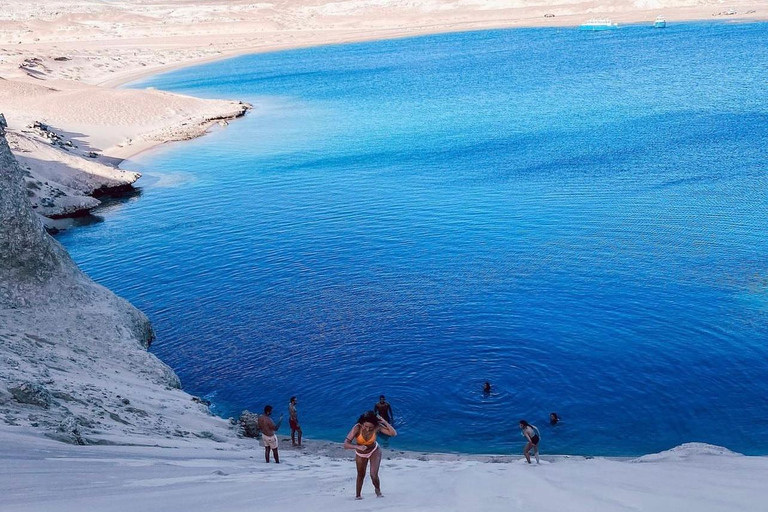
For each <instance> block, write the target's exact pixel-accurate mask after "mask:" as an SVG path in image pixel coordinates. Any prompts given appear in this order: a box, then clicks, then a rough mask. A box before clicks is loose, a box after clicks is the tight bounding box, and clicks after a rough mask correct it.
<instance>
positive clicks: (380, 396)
mask: <svg viewBox="0 0 768 512" xmlns="http://www.w3.org/2000/svg"><path fill="white" fill-rule="evenodd" d="M382 398H383V399H384V400H386V399H387V397H385V396H384V395H379V400H381V399H382Z"/></svg>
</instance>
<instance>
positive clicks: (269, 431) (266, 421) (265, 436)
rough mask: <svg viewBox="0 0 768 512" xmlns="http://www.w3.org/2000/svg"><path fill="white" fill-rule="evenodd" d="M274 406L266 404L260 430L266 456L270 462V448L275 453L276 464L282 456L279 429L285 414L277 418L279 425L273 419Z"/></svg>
mask: <svg viewBox="0 0 768 512" xmlns="http://www.w3.org/2000/svg"><path fill="white" fill-rule="evenodd" d="M270 416H272V406H271V405H267V406H264V414H262V415H261V416H259V422H258V423H259V430H261V442H262V443H263V444H264V458H265V459H266V460H267V464H269V450H270V449H271V450H272V453H273V454H274V455H275V464H280V456H279V455H278V454H277V431H278V429H279V428H280V424H281V423H282V422H283V415H282V414H281V415H280V419H279V420H277V425H275V422H274V421H272V418H271V417H270Z"/></svg>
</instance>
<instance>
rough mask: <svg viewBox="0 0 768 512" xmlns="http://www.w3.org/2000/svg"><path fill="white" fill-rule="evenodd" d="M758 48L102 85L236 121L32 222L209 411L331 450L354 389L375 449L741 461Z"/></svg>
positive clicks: (751, 299) (759, 212)
mask: <svg viewBox="0 0 768 512" xmlns="http://www.w3.org/2000/svg"><path fill="white" fill-rule="evenodd" d="M767 42H768V24H765V23H755V24H724V23H695V24H672V23H670V24H669V26H668V28H666V29H664V30H654V29H653V28H651V27H650V26H649V25H648V26H640V25H637V26H626V27H622V28H620V29H619V30H615V31H610V32H600V33H593V32H580V31H578V30H576V29H574V28H562V29H550V28H547V29H516V30H496V31H480V32H467V33H458V34H449V35H436V36H429V37H418V38H410V39H399V40H391V41H381V42H369V43H364V44H346V45H337V46H325V47H318V48H311V49H302V50H294V51H283V52H277V53H269V54H260V55H250V56H244V57H240V58H235V59H231V60H225V61H221V62H215V63H212V64H207V65H202V66H198V67H192V68H187V69H183V70H179V71H174V72H171V73H167V74H164V75H160V76H156V77H153V78H150V79H148V80H146V81H143V82H141V83H136V84H132V85H131V87H135V88H143V87H155V88H158V89H164V90H169V91H174V92H180V93H184V94H190V95H195V96H200V97H205V98H228V99H239V100H243V101H248V102H251V103H253V105H254V109H253V111H252V112H251V113H249V114H248V115H247V116H246V117H245V118H243V119H240V120H237V121H235V122H232V123H231V124H230V125H229V126H227V127H217V128H216V129H214V130H213V132H212V133H211V134H209V135H208V136H206V137H203V138H200V139H196V140H193V141H189V142H184V143H177V144H171V145H166V146H164V147H162V148H160V149H158V150H155V151H151V152H148V153H144V154H142V155H140V156H138V157H136V158H135V159H133V160H131V161H128V162H126V163H125V164H124V167H126V168H130V169H135V170H139V171H140V172H142V173H143V174H144V177H143V178H142V179H141V180H140V182H139V191H138V192H137V193H136V194H134V195H133V196H132V197H128V198H124V199H122V200H118V201H114V202H112V203H111V204H109V205H108V206H106V207H104V208H102V209H101V210H99V211H98V212H97V215H98V218H97V219H92V220H98V221H99V222H93V223H90V224H88V225H85V226H83V227H79V228H77V229H72V230H69V231H66V232H63V233H62V234H60V235H58V239H59V240H60V241H61V242H62V243H63V244H64V245H65V246H66V247H67V248H68V249H69V251H70V252H71V254H72V255H73V257H74V259H75V260H76V261H77V263H78V264H79V265H80V266H81V267H82V268H83V269H84V270H85V271H86V272H87V273H88V274H90V275H91V276H92V277H93V278H94V279H96V280H97V281H99V282H100V283H103V284H104V285H106V286H108V287H109V288H111V289H113V290H114V291H116V292H117V293H118V294H120V295H122V296H123V297H126V298H127V299H129V300H130V301H132V302H133V303H134V304H135V305H136V306H138V307H139V308H141V309H142V310H143V311H145V312H146V313H147V315H148V316H149V317H150V319H151V320H152V321H153V323H154V325H155V328H156V330H157V334H158V339H157V341H156V342H155V344H154V345H153V346H152V351H153V352H154V353H155V354H156V355H157V356H159V357H160V358H161V359H162V360H163V361H165V362H167V363H168V364H169V365H170V366H171V367H173V369H174V370H175V371H176V372H177V373H178V374H179V376H180V377H181V379H182V382H183V384H184V388H185V389H186V390H187V391H189V392H190V393H193V394H197V395H201V396H204V397H207V398H209V399H210V400H212V401H213V404H214V405H213V409H214V411H215V412H216V413H217V414H219V415H221V416H223V417H228V416H237V415H238V414H239V413H240V412H241V411H242V410H244V409H249V410H251V411H260V410H261V409H262V408H263V406H264V405H265V404H272V405H274V406H275V409H276V413H277V414H278V415H279V414H280V413H286V414H287V404H288V399H289V397H290V396H292V395H297V396H298V397H299V413H300V419H301V423H302V426H303V428H304V432H305V435H306V436H308V437H311V438H316V439H331V440H342V439H343V437H344V435H345V434H346V433H347V431H348V430H349V428H350V427H351V426H352V424H353V423H354V422H355V421H356V419H357V417H358V415H359V414H361V413H362V412H364V411H365V410H367V409H370V408H371V407H372V406H373V404H374V403H375V401H376V400H377V398H378V396H379V395H380V394H382V393H383V394H385V395H386V396H387V399H388V400H389V401H390V403H391V404H392V407H393V409H394V413H395V418H396V425H395V426H396V428H397V429H398V431H399V435H398V437H396V438H393V439H392V440H391V441H390V445H391V446H392V447H393V448H398V449H421V450H430V451H456V452H471V453H518V452H519V451H520V449H521V448H522V444H523V439H522V437H521V436H520V433H519V429H518V427H517V423H518V420H520V419H522V418H524V419H527V420H528V421H530V422H531V423H533V424H535V425H537V426H538V427H539V429H540V430H541V433H542V445H541V446H542V452H544V453H561V454H592V455H615V456H630V455H638V454H643V453H649V452H656V451H660V450H664V449H668V448H671V447H673V446H676V445H678V444H680V443H683V442H689V441H701V442H707V443H714V444H718V445H723V446H726V447H728V448H730V449H733V450H736V451H739V452H743V453H748V454H768V43H767ZM486 380H487V381H490V382H491V384H492V386H493V391H492V393H491V394H490V395H484V394H483V392H482V386H483V382H485V381H486ZM552 411H556V412H557V413H558V414H559V415H560V416H561V417H562V418H563V420H562V423H561V424H559V425H557V426H556V427H551V426H549V425H548V422H547V417H548V414H549V413H550V412H552ZM286 423H287V422H286ZM286 427H287V425H286Z"/></svg>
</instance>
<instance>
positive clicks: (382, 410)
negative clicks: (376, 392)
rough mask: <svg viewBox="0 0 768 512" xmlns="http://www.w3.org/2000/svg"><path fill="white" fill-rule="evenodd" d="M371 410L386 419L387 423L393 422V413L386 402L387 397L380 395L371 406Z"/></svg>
mask: <svg viewBox="0 0 768 512" xmlns="http://www.w3.org/2000/svg"><path fill="white" fill-rule="evenodd" d="M373 412H375V413H376V414H378V415H379V416H381V417H382V418H384V419H385V420H387V423H390V424H392V423H394V422H395V415H394V413H393V412H392V406H391V405H389V402H387V397H385V396H384V395H381V396H380V397H379V401H378V402H376V405H374V406H373Z"/></svg>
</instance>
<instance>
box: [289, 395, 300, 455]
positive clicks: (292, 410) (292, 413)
mask: <svg viewBox="0 0 768 512" xmlns="http://www.w3.org/2000/svg"><path fill="white" fill-rule="evenodd" d="M298 403H299V401H298V399H297V398H296V397H295V396H292V397H291V401H290V402H289V403H288V424H289V425H290V426H291V444H292V445H293V446H301V425H299V413H298V412H297V411H296V404H298ZM297 432H298V433H299V443H298V444H296V433H297Z"/></svg>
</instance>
